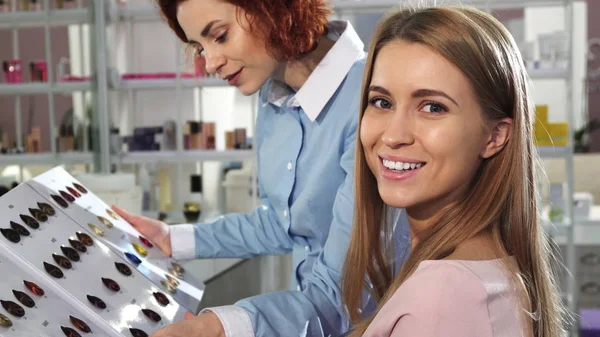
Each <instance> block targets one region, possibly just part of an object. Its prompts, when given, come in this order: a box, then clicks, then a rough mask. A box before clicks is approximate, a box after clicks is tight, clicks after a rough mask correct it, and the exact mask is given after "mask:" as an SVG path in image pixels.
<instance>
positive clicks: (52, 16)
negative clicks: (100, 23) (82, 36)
mask: <svg viewBox="0 0 600 337" xmlns="http://www.w3.org/2000/svg"><path fill="white" fill-rule="evenodd" d="M46 21H48V23H49V25H50V26H67V25H74V24H82V23H88V22H90V21H91V20H90V12H89V10H88V9H87V8H76V9H56V10H50V12H49V13H48V16H46V12H45V11H38V12H11V13H0V28H27V27H44V26H45V25H46Z"/></svg>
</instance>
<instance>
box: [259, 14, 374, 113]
mask: <svg viewBox="0 0 600 337" xmlns="http://www.w3.org/2000/svg"><path fill="white" fill-rule="evenodd" d="M327 29H328V33H327V37H328V38H330V39H331V40H333V41H335V43H334V45H333V46H332V47H331V49H330V50H329V52H327V54H326V55H325V57H324V58H323V59H322V60H321V62H319V64H318V65H317V67H316V68H315V70H313V72H312V73H311V74H310V76H309V77H308V79H307V80H306V82H305V83H304V84H303V85H302V87H300V90H298V92H296V94H295V95H294V92H293V90H291V89H290V88H289V87H288V86H287V85H285V84H284V83H281V82H279V81H271V86H270V88H269V92H268V96H267V99H268V102H269V103H271V104H274V105H276V106H278V107H281V106H282V105H283V103H284V102H285V101H286V100H287V99H288V97H290V96H291V95H294V97H292V98H291V99H290V100H289V101H288V105H289V106H291V107H298V106H300V107H302V109H303V110H304V112H305V113H306V115H307V116H308V118H309V119H310V120H311V121H314V120H315V119H317V117H318V116H319V114H320V113H321V111H322V110H323V108H324V107H325V105H326V104H327V102H329V99H331V97H332V96H333V94H334V93H335V92H336V90H337V89H338V88H339V86H340V84H341V83H342V81H343V80H344V78H345V77H346V75H347V74H348V72H349V71H350V68H352V65H354V62H356V60H357V59H358V58H359V57H361V56H362V55H363V53H364V51H363V48H364V44H363V42H362V41H361V40H360V37H358V34H357V33H356V31H355V30H354V28H353V27H352V24H350V22H348V21H331V22H329V23H328V25H327Z"/></svg>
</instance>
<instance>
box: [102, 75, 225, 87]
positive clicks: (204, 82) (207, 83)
mask: <svg viewBox="0 0 600 337" xmlns="http://www.w3.org/2000/svg"><path fill="white" fill-rule="evenodd" d="M178 81H180V82H181V83H180V84H178ZM178 85H181V88H182V89H193V88H200V87H226V86H227V82H225V81H223V80H221V79H219V78H181V79H142V80H121V81H119V83H117V84H116V85H115V87H114V88H113V89H115V90H163V89H177V86H178Z"/></svg>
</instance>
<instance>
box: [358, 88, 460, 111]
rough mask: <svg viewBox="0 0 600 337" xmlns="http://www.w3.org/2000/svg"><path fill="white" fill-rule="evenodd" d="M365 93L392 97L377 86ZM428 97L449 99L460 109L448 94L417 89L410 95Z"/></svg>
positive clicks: (385, 90) (384, 89)
mask: <svg viewBox="0 0 600 337" xmlns="http://www.w3.org/2000/svg"><path fill="white" fill-rule="evenodd" d="M367 91H369V92H370V91H376V92H379V93H382V94H384V95H387V96H392V94H391V93H390V92H389V91H388V90H387V89H386V88H384V87H381V86H378V85H372V86H370V87H369V89H368V90H367ZM428 96H441V97H445V98H447V99H449V100H450V101H452V103H454V104H456V106H457V107H459V108H460V105H459V104H458V103H456V101H455V100H454V99H453V98H452V97H450V96H449V95H448V94H446V93H445V92H443V91H440V90H433V89H419V90H416V91H415V92H413V93H412V97H414V98H421V97H428Z"/></svg>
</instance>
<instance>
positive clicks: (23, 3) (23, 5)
mask: <svg viewBox="0 0 600 337" xmlns="http://www.w3.org/2000/svg"><path fill="white" fill-rule="evenodd" d="M18 1H19V10H20V11H24V12H25V11H28V10H29V0H18Z"/></svg>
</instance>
